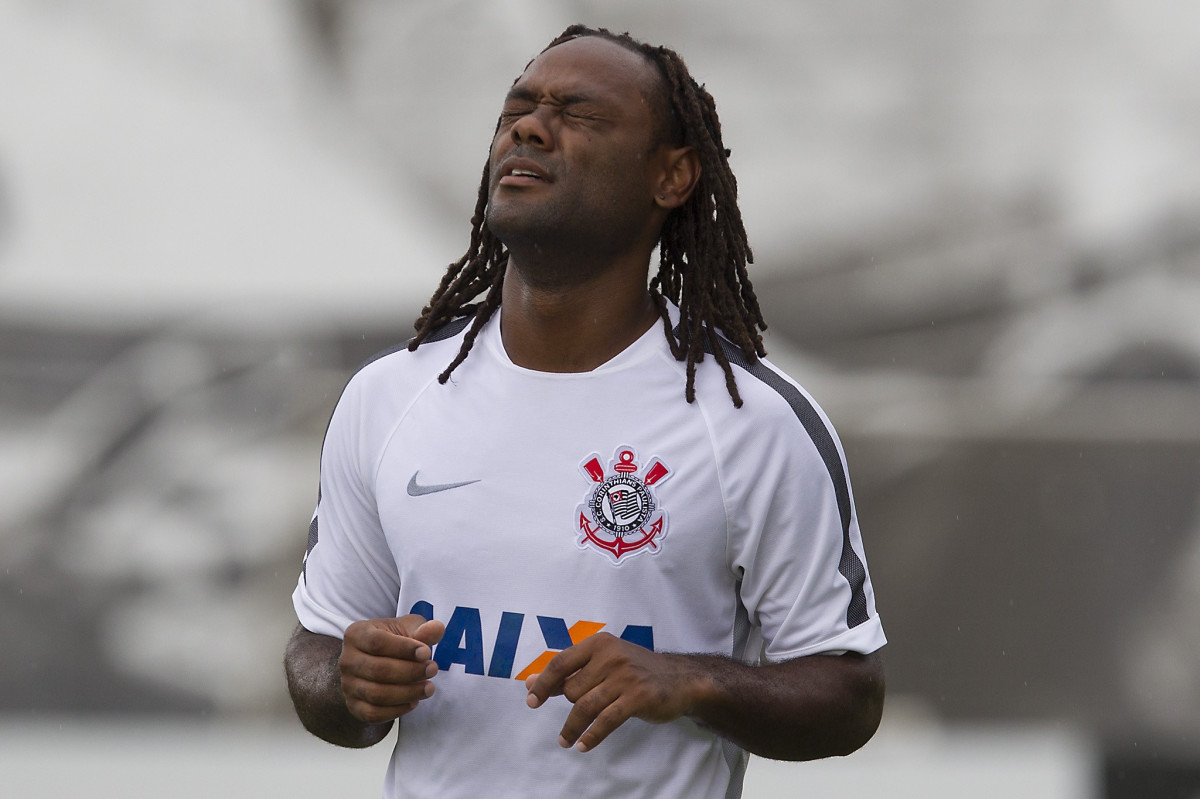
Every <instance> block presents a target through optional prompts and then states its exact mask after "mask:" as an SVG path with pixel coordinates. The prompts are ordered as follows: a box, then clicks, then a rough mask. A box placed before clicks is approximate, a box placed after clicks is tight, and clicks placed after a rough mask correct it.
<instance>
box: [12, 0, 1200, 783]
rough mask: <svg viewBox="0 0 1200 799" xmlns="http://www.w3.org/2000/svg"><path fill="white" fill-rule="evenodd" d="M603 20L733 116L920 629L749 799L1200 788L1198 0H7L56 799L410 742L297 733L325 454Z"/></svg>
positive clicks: (25, 441) (886, 615) (19, 359)
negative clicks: (572, 39)
mask: <svg viewBox="0 0 1200 799" xmlns="http://www.w3.org/2000/svg"><path fill="white" fill-rule="evenodd" d="M575 21H583V22H587V23H589V24H594V25H606V26H608V27H610V28H614V29H618V30H630V31H632V32H633V33H634V34H635V35H637V36H639V37H640V38H643V39H646V40H649V41H652V42H655V43H662V44H667V45H669V46H672V47H674V48H675V49H677V50H678V51H679V52H680V53H681V54H682V55H683V56H684V57H685V59H686V60H687V61H688V64H689V66H690V68H691V70H692V72H693V74H694V75H695V76H696V77H697V79H698V80H700V81H701V82H704V83H706V84H707V87H708V88H709V90H710V91H711V92H712V93H713V95H714V96H715V97H716V99H717V103H718V108H719V110H720V112H721V116H722V122H723V126H724V130H725V140H726V143H727V145H728V146H730V147H731V148H732V149H733V157H732V164H733V167H734V170H735V172H736V173H737V175H738V178H739V187H740V193H741V204H742V211H743V215H744V217H745V219H746V224H747V228H748V230H749V233H750V237H751V244H752V245H753V246H754V248H755V254H756V264H755V266H754V267H752V271H751V275H752V277H753V278H754V280H755V285H756V288H757V290H758V294H759V296H760V297H761V298H762V299H763V304H764V312H765V314H766V317H767V321H768V322H769V323H770V324H771V330H770V337H769V339H768V350H769V356H770V357H771V358H772V359H773V360H775V361H776V362H777V363H779V364H781V365H783V366H784V367H785V368H787V369H788V370H789V371H790V372H791V373H792V374H793V375H794V376H795V377H796V378H797V379H799V380H800V381H801V382H802V383H803V384H805V386H806V387H807V388H809V389H810V390H811V391H812V392H813V394H814V395H815V396H816V397H817V399H818V400H819V401H820V402H821V403H822V405H823V406H824V408H825V409H826V411H827V412H828V413H829V415H830V416H831V418H832V419H833V421H834V423H835V424H836V426H837V428H838V430H839V433H840V434H841V437H842V439H843V442H844V444H845V447H846V450H847V455H848V457H849V460H850V469H851V477H852V480H853V484H854V489H855V495H856V501H857V504H858V510H859V515H860V518H861V524H862V528H863V531H864V537H865V539H866V546H867V553H868V559H869V563H870V566H871V570H872V576H873V579H874V581H875V584H876V590H877V594H878V599H879V610H880V613H881V615H882V617H883V620H884V625H885V628H886V630H887V633H888V636H889V638H890V639H891V643H890V644H889V646H888V647H887V650H886V656H887V664H888V672H889V674H888V678H889V694H890V696H889V707H888V712H887V718H886V720H885V724H884V731H883V732H882V733H881V736H880V738H879V739H877V741H875V742H873V743H872V744H870V745H869V746H868V748H867V750H864V752H863V753H861V754H860V755H857V756H855V758H851V759H850V760H848V761H845V764H844V766H841V767H840V768H842V770H841V771H838V770H837V769H838V768H839V765H838V764H836V763H834V764H818V765H815V766H808V767H789V768H790V769H793V770H789V771H786V772H778V773H780V774H784V776H783V777H781V778H780V779H781V780H782V782H779V783H777V784H776V786H775V787H771V786H767V785H766V783H763V782H760V783H754V782H753V780H754V777H755V771H753V770H752V772H751V779H752V782H751V783H749V784H748V788H747V797H752V795H756V796H767V795H780V796H783V795H788V796H790V795H797V792H800V791H801V788H800V787H795V786H805V785H807V786H808V787H807V791H808V793H807V794H802V795H813V796H820V795H824V794H823V793H821V790H822V789H821V787H820V786H821V785H822V784H824V783H821V782H820V780H821V779H825V778H826V777H825V776H823V775H826V774H829V775H830V776H829V777H828V780H829V783H828V784H829V785H831V786H832V785H840V786H842V787H845V786H846V785H847V784H849V783H847V780H851V781H853V780H856V779H857V780H862V781H865V782H861V783H859V784H861V785H864V786H867V785H876V784H877V785H881V786H885V787H884V789H883V790H884V791H885V793H884V794H883V795H889V796H900V795H910V794H905V793H903V790H904V788H903V787H902V786H904V785H908V786H910V787H911V786H917V787H916V788H915V789H913V790H914V792H913V793H912V794H911V795H913V796H918V795H919V796H968V795H969V796H985V795H997V796H1003V795H1012V794H1013V793H1018V792H1019V793H1022V794H1024V795H1025V796H1027V797H1034V796H1046V797H1056V796H1061V797H1080V799H1082V798H1083V797H1088V799H1093V798H1094V797H1101V796H1104V797H1108V799H1117V797H1126V796H1145V797H1174V796H1179V797H1184V799H1193V797H1196V796H1200V80H1197V79H1196V76H1197V75H1200V5H1197V4H1196V3H1193V2H1189V0H1139V1H1138V2H1135V0H1099V1H1098V2H1092V3H1079V2H1071V1H1070V0H1038V1H1037V2H1034V0H1012V2H1007V3H995V2H981V1H980V0H912V1H911V2H907V3H885V2H840V3H835V2H826V1H824V0H820V1H818V0H803V1H797V2H783V1H782V0H779V1H777V2H753V3H740V4H737V3H732V2H728V0H695V1H694V2H660V3H649V2H645V1H644V0H642V1H641V2H630V1H626V0H617V1H614V2H599V0H571V1H563V2H549V0H494V1H493V2H482V1H476V0H458V1H456V2H432V0H430V1H419V2H418V1H411V2H383V0H345V1H344V2H336V1H335V0H256V1H255V2H247V1H246V0H204V2H200V0H41V1H40V2H35V1H34V0H0V485H3V486H4V489H5V490H4V497H3V500H2V501H0V569H2V571H0V641H2V648H0V740H3V741H5V743H4V744H3V746H0V764H3V765H0V770H3V769H17V768H19V767H22V766H24V767H25V768H26V770H27V771H28V770H29V769H31V768H35V767H36V768H37V769H38V770H39V771H40V772H41V776H39V777H38V778H37V780H34V779H33V778H30V781H29V782H27V783H26V784H25V785H24V788H22V789H21V790H23V791H24V793H20V794H19V795H26V796H35V795H38V796H40V795H54V793H53V792H50V789H49V788H47V787H46V785H48V784H49V783H47V782H46V780H47V779H49V778H48V777H46V773H47V772H54V771H55V769H54V766H53V764H54V763H56V762H61V761H60V760H56V759H55V758H58V757H59V756H60V754H61V753H62V752H63V751H69V752H72V753H74V756H73V761H72V762H74V763H75V766H76V767H77V768H82V766H80V765H79V764H80V763H84V762H90V763H91V764H92V765H91V766H90V768H91V769H92V770H93V771H92V773H96V772H95V769H101V768H103V767H104V765H103V764H106V763H111V762H113V761H114V760H120V756H121V753H124V754H125V756H127V757H132V758H134V759H136V758H137V757H139V754H138V753H140V752H147V751H152V752H158V753H159V754H157V755H155V757H156V758H158V761H161V762H175V761H171V760H170V758H171V757H176V758H177V763H178V768H179V769H187V768H189V765H188V764H189V763H193V764H194V761H193V760H189V755H188V753H189V752H193V753H194V751H199V749H202V748H203V746H209V745H210V744H211V746H212V747H214V748H212V749H211V752H212V753H214V754H211V755H206V759H208V760H209V762H213V763H234V762H235V761H237V758H238V757H242V758H246V757H247V752H255V751H257V752H261V757H257V758H255V757H252V756H251V757H249V758H248V761H247V762H248V763H249V765H244V766H239V767H244V768H245V769H249V771H245V772H244V773H246V774H249V773H250V772H252V771H254V769H256V768H257V769H258V770H259V772H261V775H262V779H263V780H265V782H264V783H263V784H264V785H267V786H270V785H278V784H279V783H277V782H273V780H275V779H277V778H278V777H279V772H280V771H286V772H289V773H292V774H293V776H294V773H295V763H296V762H297V760H301V761H304V762H306V763H309V764H310V765H311V764H312V763H317V762H318V761H319V759H320V758H322V757H333V758H334V759H331V760H329V761H328V769H329V770H328V771H327V772H322V773H337V774H340V773H341V772H339V771H338V770H339V769H348V770H349V771H350V772H356V773H357V772H365V773H367V782H366V783H365V784H366V785H368V786H374V785H375V784H377V782H378V779H379V778H380V777H381V772H379V771H378V769H380V768H382V766H381V765H379V764H380V763H381V761H380V760H379V755H378V754H372V755H371V757H374V758H375V759H374V760H373V761H371V765H369V766H364V765H363V762H364V761H362V760H348V761H343V760H340V759H336V758H340V757H341V753H338V754H337V755H336V756H330V755H327V754H325V750H324V749H323V748H321V747H319V746H316V745H314V743H313V742H310V741H308V740H306V739H304V738H303V736H302V735H299V734H297V733H296V731H295V724H294V722H292V721H291V719H290V717H289V713H290V706H289V704H288V702H287V699H286V695H285V693H284V689H283V682H282V678H281V669H280V665H279V664H280V658H281V652H282V647H283V643H284V641H285V640H286V637H287V635H288V633H289V632H290V629H291V626H292V625H293V624H294V616H293V615H292V610H291V605H290V598H289V595H290V592H291V588H292V586H293V585H294V582H295V579H296V575H297V571H298V568H299V564H300V558H301V555H302V553H303V549H304V545H305V541H306V532H307V524H308V519H309V516H310V514H311V510H312V506H313V504H314V502H315V498H316V481H317V459H318V454H319V447H320V441H321V435H322V433H323V430H324V425H325V422H326V420H327V418H328V415H329V413H330V411H331V410H332V407H333V403H334V402H335V400H336V398H337V396H338V393H339V391H340V389H341V386H342V384H343V383H344V381H345V380H346V378H347V377H348V375H349V374H350V372H351V371H352V369H353V368H354V366H355V364H357V363H358V362H359V361H361V360H362V359H363V358H365V357H366V356H368V355H369V354H370V353H372V352H374V351H376V350H379V349H382V348H383V347H385V346H388V345H390V344H392V343H395V342H398V341H401V340H403V339H404V338H406V337H407V336H408V335H409V334H410V331H411V323H412V319H413V318H414V316H415V314H416V313H417V311H418V310H419V309H420V307H421V305H422V304H423V303H424V301H425V300H426V299H427V298H428V296H429V295H430V293H431V292H432V290H433V288H434V287H435V286H436V283H437V280H438V278H439V276H440V274H441V273H442V271H443V270H444V268H445V266H446V264H448V263H449V262H450V261H452V260H454V259H455V258H457V257H458V256H459V255H460V254H461V253H462V252H463V250H465V248H466V244H467V237H468V233H469V218H470V215H471V210H472V206H473V204H474V198H475V194H476V190H477V188H478V181H479V175H480V171H481V169H482V166H483V161H484V158H485V156H486V153H487V148H488V144H489V140H490V134H491V131H492V126H493V124H494V121H495V115H496V113H497V112H498V109H499V105H500V101H501V98H502V97H503V94H504V92H505V90H506V88H507V86H508V84H509V83H510V82H511V81H512V79H513V78H514V77H516V75H517V74H518V73H519V72H520V71H521V69H522V68H523V67H524V65H525V63H526V61H527V60H528V59H529V58H530V57H531V56H532V55H534V54H535V53H536V52H537V51H538V50H540V49H541V48H542V47H543V46H544V45H545V44H546V43H547V42H548V41H549V40H550V39H552V38H553V37H554V36H555V35H556V34H557V33H558V32H559V31H560V30H561V29H562V28H564V27H565V26H566V25H567V24H569V23H571V22H575ZM239 731H240V732H239ZM239 735H240V736H241V737H238V736H239ZM189 736H191V737H189ZM196 736H200V738H201V739H203V740H199V739H197V738H196ZM289 736H292V737H289ZM280 740H283V741H286V742H290V743H286V744H284V745H280V744H279V743H278V742H279V741H280ZM172 741H174V742H176V744H174V748H173V749H171V748H170V747H171V746H173V744H172V743H171V742H172ZM205 742H207V743H205ZM230 742H232V744H231V743H230ZM105 746H107V747H109V748H108V749H104V748H103V747H105ZM147 746H149V747H150V749H149V750H147V749H146V748H145V747H147ZM221 746H224V747H226V748H225V749H221V748H220V747H221ZM231 746H232V749H231V748H230V747H231ZM22 747H24V748H22ZM97 747H100V748H99V749H98V748H97ZM154 747H159V749H155V748H154ZM164 747H166V748H164ZM271 747H275V748H271ZM168 749H169V750H170V751H168ZM160 750H161V751H160ZM4 751H7V752H8V755H5V754H3V752H4ZM204 751H210V750H204ZM172 752H173V753H174V754H171V753H172ZM218 752H224V753H225V754H223V755H222V754H215V753H218ZM47 753H49V754H47ZM88 753H91V754H90V755H89V754H88ZM89 756H90V757H92V760H91V761H88V760H87V759H86V758H87V757H89ZM6 757H7V760H5V758H6ZM146 757H149V756H148V755H147V756H146ZM221 757H224V758H225V760H220V758H221ZM39 758H41V759H39ZM163 758H165V760H163ZM231 758H232V759H231ZM272 758H274V759H272ZM335 760H336V762H335ZM158 761H156V762H158ZM237 762H241V761H237ZM47 764H50V765H49V766H47ZM320 764H321V767H322V768H325V761H320ZM918 764H919V767H918ZM193 767H194V766H193ZM172 768H174V767H172ZM230 768H234V767H233V766H230ZM314 768H315V766H314ZM772 768H774V766H773V765H772V764H761V767H760V769H759V773H761V774H764V775H765V774H773V773H776V772H772V771H771V769H772ZM795 768H799V769H800V770H798V771H797V770H794V769H795ZM259 772H255V773H259ZM239 773H243V772H239ZM898 775H907V777H903V778H901V777H900V776H898ZM981 775H982V776H981ZM57 778H58V779H60V780H63V781H64V782H63V783H62V784H63V785H67V784H76V783H75V781H77V780H78V779H81V777H80V776H79V774H77V773H73V772H72V771H71V770H70V769H63V770H60V771H59V772H58V774H57ZM1008 778H1012V779H1015V780H1017V782H1015V783H1011V784H1009V783H1003V780H1005V779H1008ZM147 779H153V777H147ZM247 779H248V778H247ZM304 779H305V780H307V784H308V786H309V787H310V788H312V789H313V790H314V791H315V790H316V788H315V787H314V786H316V785H317V780H318V778H317V777H316V776H312V775H309V776H306V777H305V778H304ZM339 779H340V777H339ZM871 779H877V780H878V782H877V783H870V782H869V780H871ZM806 780H807V781H808V782H807V783H806V782H805V781H806ZM922 780H924V782H922ZM939 780H941V781H940V782H939ZM972 780H975V781H977V782H972ZM1022 780H1024V781H1023V782H1022ZM1155 780H1157V781H1158V782H1155ZM977 783H978V784H977ZM985 783H986V784H985ZM337 784H341V785H343V786H344V785H345V783H344V782H341V783H337ZM1002 784H1006V785H1010V787H1007V788H999V787H997V786H998V785H1002ZM779 785H788V786H793V787H792V788H788V789H785V788H779V787H778V786H779ZM39 786H40V787H39ZM1011 786H1016V787H1011ZM1155 786H1157V787H1155ZM1189 786H1190V787H1189ZM39 790H44V791H47V793H38V791H39ZM369 790H370V789H369ZM755 790H757V791H759V793H754V791H755ZM830 790H833V789H832V788H831V789H830ZM988 790H997V791H1004V792H1002V793H996V794H989V793H987V791H988ZM113 791H114V792H111V793H108V794H103V795H112V796H121V795H134V793H131V792H130V791H132V788H129V787H128V786H127V787H126V788H125V789H123V790H117V789H113ZM771 791H777V793H771ZM290 794H291V795H294V796H295V795H299V794H296V793H295V791H294V790H292V791H290ZM147 795H153V794H147ZM177 795H178V794H177ZM197 795H203V794H197ZM229 795H239V794H237V793H236V792H234V793H232V794H229ZM246 795H251V794H249V793H247V794H246ZM254 795H274V794H272V792H271V790H270V788H269V787H268V788H263V789H259V790H258V792H257V793H255V794H254ZM279 795H282V792H281V793H280V794H279ZM313 795H316V793H314V794H313Z"/></svg>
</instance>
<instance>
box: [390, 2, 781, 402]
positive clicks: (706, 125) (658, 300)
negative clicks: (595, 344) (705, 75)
mask: <svg viewBox="0 0 1200 799" xmlns="http://www.w3.org/2000/svg"><path fill="white" fill-rule="evenodd" d="M581 36H599V37H602V38H605V39H607V40H609V41H612V42H615V43H617V44H619V45H621V46H623V47H625V48H627V49H629V50H631V51H633V52H635V53H638V54H640V55H641V56H642V57H643V58H645V59H646V61H647V62H648V63H650V64H652V65H653V66H654V67H655V69H657V70H658V72H659V74H660V76H661V77H662V80H663V83H662V86H663V92H664V95H665V102H666V104H667V108H666V111H667V113H668V115H669V118H668V119H664V120H662V129H661V130H660V132H659V134H658V135H660V136H662V137H663V138H662V139H661V142H663V143H668V144H670V145H671V146H680V145H686V146H689V147H691V148H693V150H694V151H695V153H696V157H697V159H698V161H699V164H700V176H699V180H698V181H697V184H696V186H695V188H694V190H693V192H692V196H691V197H690V198H689V199H688V201H687V202H686V203H685V204H684V205H683V206H680V207H679V208H676V209H674V210H673V211H672V212H671V213H670V214H669V215H668V216H667V219H666V220H665V222H664V223H663V227H662V231H661V233H660V237H659V245H658V246H659V263H658V270H657V273H656V274H655V275H654V276H653V278H652V279H651V280H650V282H649V286H648V290H649V293H650V297H651V299H652V301H653V302H654V305H655V308H656V310H657V312H658V316H659V318H660V319H661V320H662V325H663V332H664V335H665V336H666V338H667V342H668V344H669V345H670V348H671V354H672V355H673V356H674V357H675V358H676V359H678V360H680V361H685V362H686V372H687V380H686V386H685V389H684V396H685V398H686V399H687V401H688V402H689V403H690V402H694V401H695V398H696V390H695V384H696V365H697V364H698V363H700V362H701V361H703V360H704V358H705V355H706V353H707V352H711V353H712V354H713V357H714V358H715V360H716V361H717V363H718V365H719V366H720V368H721V369H722V371H723V372H724V374H725V385H726V389H727V390H728V392H729V396H730V398H731V399H732V400H733V403H734V405H735V406H737V407H741V405H742V398H741V396H740V394H739V392H738V389H737V381H736V379H735V376H734V372H733V367H732V366H731V364H730V362H729V358H728V357H727V356H726V354H725V350H724V345H722V343H721V340H720V337H721V336H722V335H723V336H725V337H726V338H727V339H728V340H729V342H730V343H732V344H733V346H736V347H737V348H738V349H739V350H741V351H742V353H743V354H744V355H745V356H746V358H748V359H749V360H750V362H751V363H753V362H755V361H756V360H757V359H758V358H760V357H763V356H764V355H766V350H765V348H764V347H763V342H762V335H761V333H760V331H762V330H765V329H766V327H767V325H766V322H765V321H764V320H763V316H762V310H761V309H760V307H759V303H758V297H757V295H756V294H755V293H754V287H753V285H752V284H751V282H750V278H749V275H748V274H747V270H746V267H747V265H748V264H750V263H752V262H753V260H754V254H753V252H752V251H751V249H750V244H749V241H748V239H747V237H746V229H745V225H744V224H743V222H742V214H741V211H740V210H739V208H738V203H737V178H736V177H735V176H734V174H733V171H732V170H731V169H730V166H729V156H730V151H729V150H728V149H727V148H726V147H725V144H724V140H723V138H722V132H721V121H720V117H719V116H718V114H717V106H716V102H715V101H714V100H713V97H712V95H711V94H709V92H708V90H707V89H706V88H705V87H704V86H703V85H702V84H699V83H697V82H696V81H695V79H694V78H692V76H691V74H690V73H689V71H688V69H687V65H686V64H685V63H684V61H683V59H682V58H680V57H679V54H678V53H676V52H675V51H673V50H671V49H669V48H667V47H656V46H651V45H647V44H644V43H642V42H639V41H638V40H636V39H634V38H633V37H631V36H630V35H629V34H627V33H613V32H612V31H610V30H607V29H605V28H595V29H593V28H588V27H586V26H583V25H572V26H570V27H568V28H567V29H566V30H564V31H563V32H562V33H561V34H560V35H559V36H558V37H556V38H555V39H554V40H553V41H552V42H550V44H549V45H548V46H547V47H546V50H549V49H551V48H553V47H556V46H558V45H559V44H562V43H563V42H566V41H570V40H572V39H576V38H579V37H581ZM542 52H545V50H543V51H542ZM498 125H499V122H497V130H498V129H499V127H498ZM488 186H489V167H488V166H487V165H485V166H484V170H483V179H482V181H481V183H480V187H479V194H478V197H477V199H476V206H475V214H474V216H473V217H472V219H471V225H472V228H471V242H470V246H469V247H468V249H467V252H466V254H465V255H463V257H462V258H460V259H459V260H458V261H456V262H455V263H453V264H451V265H450V267H449V269H448V270H447V272H446V274H445V276H444V277H443V278H442V282H441V284H440V285H439V287H438V290H437V291H436V292H435V293H434V295H433V297H432V299H430V301H429V305H428V306H427V307H426V308H425V309H424V311H422V313H421V316H420V318H419V319H418V320H417V323H416V328H417V336H416V337H415V338H414V339H413V342H412V343H411V344H410V348H415V347H416V346H417V345H418V344H420V343H421V342H422V341H424V340H425V338H426V337H427V336H428V335H429V334H430V333H431V332H432V331H433V330H435V329H437V328H438V327H440V326H441V325H443V324H445V323H446V322H448V321H450V320H451V319H454V318H456V317H461V316H467V315H469V316H471V317H472V323H471V326H470V328H469V329H468V331H467V333H466V335H465V336H464V338H463V343H462V346H461V348H460V349H459V352H458V355H457V356H456V357H455V359H454V361H453V362H452V363H451V364H450V365H449V366H448V367H447V368H446V370H445V371H444V372H443V373H442V374H441V376H440V377H439V380H441V381H442V382H445V381H446V380H448V379H449V376H450V373H451V372H453V371H454V369H455V368H456V367H457V366H458V365H459V364H461V363H462V362H463V360H464V359H465V358H466V357H467V355H468V353H469V352H470V350H471V347H472V346H473V345H474V342H475V339H476V337H477V336H478V334H479V332H480V331H481V330H482V328H483V326H484V324H485V323H486V322H487V320H488V319H490V318H491V317H492V315H493V314H494V313H495V311H496V309H497V308H498V307H499V306H500V299H501V296H502V288H503V284H504V274H505V271H506V268H507V265H508V252H507V250H506V249H505V247H504V245H503V243H502V242H500V241H499V240H498V239H496V237H495V236H494V235H493V234H492V232H491V231H490V230H489V229H488V228H487V224H486V210H487V203H488ZM485 292H486V295H485V296H484V299H483V301H482V302H475V299H476V298H477V297H478V296H479V295H480V294H484V293H485ZM668 301H669V302H670V303H673V304H675V305H676V306H677V307H678V309H679V322H678V324H677V325H675V326H672V324H671V313H670V309H669V307H668Z"/></svg>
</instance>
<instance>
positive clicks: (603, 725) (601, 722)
mask: <svg viewBox="0 0 1200 799" xmlns="http://www.w3.org/2000/svg"><path fill="white" fill-rule="evenodd" d="M632 717H633V714H632V713H631V712H629V710H627V709H626V708H625V707H624V705H623V704H622V703H621V702H620V701H617V702H613V703H612V704H610V705H609V706H608V707H606V708H604V710H603V711H601V712H600V715H598V716H596V720H595V721H593V722H592V723H591V725H590V726H589V727H588V728H587V729H586V730H584V732H583V733H582V734H581V735H580V736H579V737H578V738H577V739H576V740H575V748H576V749H577V750H579V751H580V752H587V751H590V750H592V749H595V748H596V747H597V746H599V745H600V743H601V742H602V741H603V740H604V739H605V738H607V737H608V736H609V733H611V732H612V731H613V730H615V729H616V728H617V727H620V726H621V725H622V724H624V723H625V722H627V721H629V719H630V718H632ZM565 737H566V736H564V738H565Z"/></svg>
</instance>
